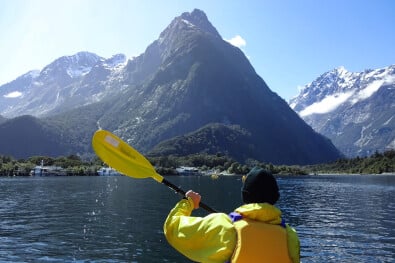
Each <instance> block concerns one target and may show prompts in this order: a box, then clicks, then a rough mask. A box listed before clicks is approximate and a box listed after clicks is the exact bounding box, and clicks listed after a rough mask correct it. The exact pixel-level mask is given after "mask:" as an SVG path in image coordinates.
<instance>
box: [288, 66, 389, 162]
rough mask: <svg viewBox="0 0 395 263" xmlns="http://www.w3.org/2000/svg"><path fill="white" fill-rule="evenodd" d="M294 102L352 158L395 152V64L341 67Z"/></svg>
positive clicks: (311, 86)
mask: <svg viewBox="0 0 395 263" xmlns="http://www.w3.org/2000/svg"><path fill="white" fill-rule="evenodd" d="M289 104H290V106H291V108H293V109H294V110H295V111H296V112H298V113H299V115H300V116H301V117H302V118H303V119H304V120H305V121H306V122H307V123H308V124H310V125H311V126H312V127H313V129H315V130H316V131H317V132H319V133H321V134H323V135H325V136H327V137H328V138H330V139H331V140H332V142H333V143H334V144H335V145H336V147H337V148H338V149H340V150H341V151H342V152H343V153H344V154H345V155H347V156H350V157H354V156H365V155H369V154H372V153H374V152H375V151H379V152H382V151H385V150H388V149H394V148H395V65H391V66H388V67H385V68H380V69H375V70H365V71H364V72H349V71H347V70H346V69H345V68H344V67H339V68H336V69H334V70H332V71H329V72H327V73H325V74H323V75H321V76H320V77H319V78H317V79H316V80H314V81H313V82H312V83H310V84H308V85H306V86H305V87H304V88H303V89H302V90H301V92H300V94H299V95H298V96H297V97H296V98H294V99H292V100H291V101H290V103H289Z"/></svg>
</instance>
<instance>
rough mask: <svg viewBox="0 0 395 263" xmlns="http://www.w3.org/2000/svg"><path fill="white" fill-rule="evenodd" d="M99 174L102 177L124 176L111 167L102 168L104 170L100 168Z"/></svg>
mask: <svg viewBox="0 0 395 263" xmlns="http://www.w3.org/2000/svg"><path fill="white" fill-rule="evenodd" d="M97 173H98V174H99V175H100V176H119V175H122V174H120V173H119V172H118V171H117V170H115V169H114V168H111V167H102V168H100V169H99V170H98V171H97Z"/></svg>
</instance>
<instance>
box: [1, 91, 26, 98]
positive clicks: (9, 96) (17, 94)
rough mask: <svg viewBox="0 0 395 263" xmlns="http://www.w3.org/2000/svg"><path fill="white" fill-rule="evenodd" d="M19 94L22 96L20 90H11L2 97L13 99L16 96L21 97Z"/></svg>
mask: <svg viewBox="0 0 395 263" xmlns="http://www.w3.org/2000/svg"><path fill="white" fill-rule="evenodd" d="M21 96H22V92H20V91H13V92H10V93H8V94H6V95H4V96H3V97H4V98H7V99H15V98H18V97H21Z"/></svg>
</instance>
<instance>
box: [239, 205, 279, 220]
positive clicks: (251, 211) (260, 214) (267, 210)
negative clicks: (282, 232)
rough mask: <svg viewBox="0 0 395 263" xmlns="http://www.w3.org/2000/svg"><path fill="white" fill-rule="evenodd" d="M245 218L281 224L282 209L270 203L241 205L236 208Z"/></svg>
mask: <svg viewBox="0 0 395 263" xmlns="http://www.w3.org/2000/svg"><path fill="white" fill-rule="evenodd" d="M235 211H236V212H237V213H239V214H241V215H242V216H243V218H248V219H253V220H257V221H261V222H264V223H267V224H274V225H278V224H281V211H280V209H278V208H277V207H275V206H273V205H271V204H268V203H251V204H245V205H242V206H240V207H239V208H237V209H236V210H235Z"/></svg>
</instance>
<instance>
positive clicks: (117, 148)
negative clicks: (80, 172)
mask: <svg viewBox="0 0 395 263" xmlns="http://www.w3.org/2000/svg"><path fill="white" fill-rule="evenodd" d="M92 147H93V150H94V151H95V152H96V154H97V156H99V157H100V159H101V160H102V161H103V162H105V163H106V164H108V165H109V166H111V167H113V168H114V169H116V170H117V171H118V172H120V173H122V174H124V175H126V176H129V177H133V178H140V179H144V178H148V177H151V178H153V179H154V180H155V181H157V182H159V183H162V184H164V185H166V186H168V187H170V188H171V189H173V190H174V191H176V192H177V193H178V194H180V195H182V196H185V191H184V190H182V189H180V188H179V187H177V186H175V185H174V184H172V183H170V182H169V181H168V180H166V179H165V178H164V177H163V176H162V175H160V174H158V173H157V172H156V171H155V168H154V167H153V166H152V164H151V163H150V162H149V161H148V160H147V159H146V158H145V157H144V156H143V155H142V154H140V153H139V152H138V151H136V150H135V149H134V148H133V147H131V146H130V145H129V144H127V143H126V142H124V141H122V140H121V139H120V138H119V137H117V136H116V135H114V134H112V133H111V132H109V131H106V130H98V131H96V132H95V134H94V135H93V138H92ZM200 207H202V208H203V209H205V210H207V211H208V212H212V213H216V212H217V211H216V210H214V209H212V208H211V207H209V206H208V205H206V204H204V203H202V202H200Z"/></svg>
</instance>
